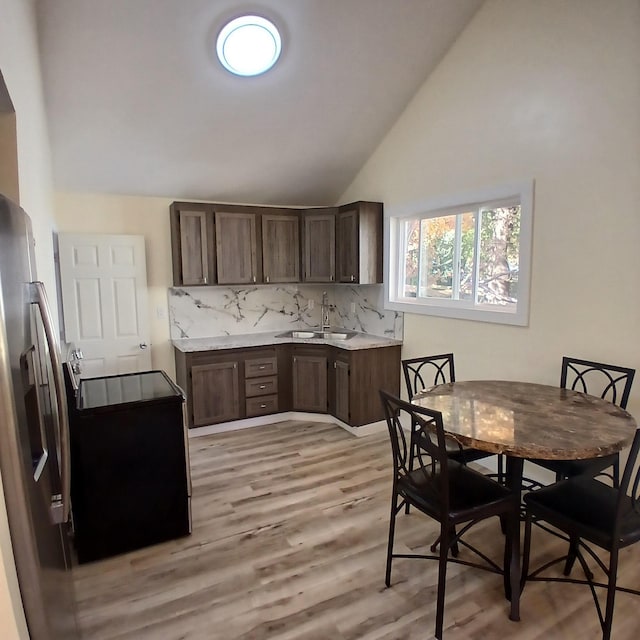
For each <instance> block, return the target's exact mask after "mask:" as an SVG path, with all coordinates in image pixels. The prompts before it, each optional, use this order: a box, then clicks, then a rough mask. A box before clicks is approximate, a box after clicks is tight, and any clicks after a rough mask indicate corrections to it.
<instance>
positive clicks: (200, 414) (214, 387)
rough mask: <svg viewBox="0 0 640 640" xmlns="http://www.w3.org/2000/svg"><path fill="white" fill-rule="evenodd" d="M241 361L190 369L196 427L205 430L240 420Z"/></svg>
mask: <svg viewBox="0 0 640 640" xmlns="http://www.w3.org/2000/svg"><path fill="white" fill-rule="evenodd" d="M238 380H239V377H238V361H237V360H230V361H228V362H215V363H211V364H198V365H194V366H192V367H191V397H192V400H193V406H192V409H193V424H194V426H202V425H207V424H214V423H216V422H227V421H229V420H237V419H238V418H239V417H240V399H239V394H238V391H239V385H238Z"/></svg>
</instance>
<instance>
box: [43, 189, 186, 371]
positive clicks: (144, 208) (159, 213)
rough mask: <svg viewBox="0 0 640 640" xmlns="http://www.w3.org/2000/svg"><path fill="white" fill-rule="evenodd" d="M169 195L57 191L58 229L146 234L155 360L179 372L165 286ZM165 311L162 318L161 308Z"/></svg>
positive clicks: (168, 255)
mask: <svg viewBox="0 0 640 640" xmlns="http://www.w3.org/2000/svg"><path fill="white" fill-rule="evenodd" d="M170 204H171V200H167V199H165V198H145V197H135V196H113V195H103V194H81V193H57V194H56V196H55V209H56V226H57V229H58V231H60V232H64V231H67V232H73V233H123V234H133V235H143V236H144V237H145V249H146V256H147V284H148V288H149V327H150V329H151V360H152V367H153V368H154V369H163V370H164V371H166V372H167V373H168V374H169V375H170V376H172V377H173V378H175V363H174V359H173V351H172V348H171V344H170V343H169V320H168V312H167V289H168V287H170V286H172V284H173V281H172V278H173V275H172V270H171V234H170V227H169V205H170ZM159 309H161V310H163V312H164V317H163V318H162V319H159V318H158V315H159V314H158V310H159Z"/></svg>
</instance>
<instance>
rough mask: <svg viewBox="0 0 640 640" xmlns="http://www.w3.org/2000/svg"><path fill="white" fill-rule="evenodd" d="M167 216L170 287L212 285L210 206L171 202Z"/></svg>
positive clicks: (213, 267) (213, 252)
mask: <svg viewBox="0 0 640 640" xmlns="http://www.w3.org/2000/svg"><path fill="white" fill-rule="evenodd" d="M170 215H171V251H172V254H173V284H174V285H176V286H180V285H183V286H190V285H206V284H215V282H216V261H215V230H214V227H213V208H212V205H210V204H202V203H197V202H194V203H192V202H174V203H173V204H172V205H171V209H170Z"/></svg>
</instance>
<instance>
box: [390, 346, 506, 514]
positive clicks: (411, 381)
mask: <svg viewBox="0 0 640 640" xmlns="http://www.w3.org/2000/svg"><path fill="white" fill-rule="evenodd" d="M402 372H403V373H404V381H405V383H406V387H407V396H408V398H409V401H411V400H412V398H413V396H415V395H416V393H419V392H420V391H423V390H424V389H427V388H429V387H432V386H434V385H438V384H445V383H447V382H455V381H456V371H455V366H454V361H453V353H442V354H439V355H435V356H423V357H421V358H410V359H408V360H403V361H402ZM412 428H413V425H412ZM446 443H447V452H448V455H449V457H450V458H452V459H453V460H456V461H457V462H461V463H462V464H466V463H468V462H473V461H474V460H480V459H482V458H488V457H489V456H492V455H495V454H493V453H488V452H487V451H480V450H479V449H472V448H471V447H464V446H461V445H460V444H458V442H456V441H455V440H454V439H453V438H447V440H446ZM414 453H415V452H414V451H413V449H412V450H411V452H410V456H409V469H413V458H414ZM502 458H503V457H502V456H501V455H498V475H497V477H498V482H500V483H502V484H504V466H503V460H502ZM408 512H409V511H408V508H407V513H408Z"/></svg>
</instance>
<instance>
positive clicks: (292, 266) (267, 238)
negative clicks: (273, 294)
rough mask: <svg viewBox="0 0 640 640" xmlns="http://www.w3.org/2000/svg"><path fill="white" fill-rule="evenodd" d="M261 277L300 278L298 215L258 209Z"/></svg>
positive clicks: (268, 278)
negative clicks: (260, 223)
mask: <svg viewBox="0 0 640 640" xmlns="http://www.w3.org/2000/svg"><path fill="white" fill-rule="evenodd" d="M260 217H261V219H262V273H263V281H264V282H266V283H272V282H300V215H299V214H298V212H297V211H292V212H289V213H287V212H283V213H270V212H268V210H267V212H266V213H262V214H261V216H260Z"/></svg>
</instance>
